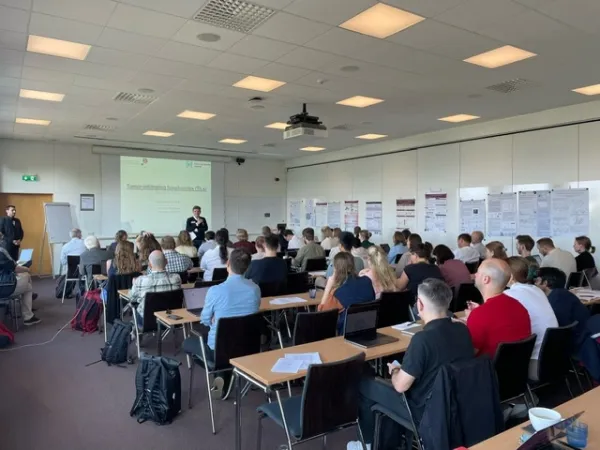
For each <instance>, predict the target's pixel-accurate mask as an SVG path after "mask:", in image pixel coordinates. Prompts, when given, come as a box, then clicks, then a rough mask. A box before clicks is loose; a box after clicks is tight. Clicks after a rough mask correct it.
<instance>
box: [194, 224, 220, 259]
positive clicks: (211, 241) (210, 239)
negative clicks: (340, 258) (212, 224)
mask: <svg viewBox="0 0 600 450" xmlns="http://www.w3.org/2000/svg"><path fill="white" fill-rule="evenodd" d="M204 238H205V239H206V241H205V242H203V243H202V245H200V247H199V248H198V258H200V260H202V256H203V255H204V254H205V253H206V252H207V251H209V250H212V249H213V248H215V247H216V246H217V243H216V242H215V232H214V231H207V232H206V233H205V234H204Z"/></svg>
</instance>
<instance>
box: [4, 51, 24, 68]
mask: <svg viewBox="0 0 600 450" xmlns="http://www.w3.org/2000/svg"><path fill="white" fill-rule="evenodd" d="M24 55H25V53H24V52H19V51H17V50H11V49H8V48H0V64H2V65H20V64H23V57H24Z"/></svg>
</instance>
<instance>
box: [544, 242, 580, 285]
mask: <svg viewBox="0 0 600 450" xmlns="http://www.w3.org/2000/svg"><path fill="white" fill-rule="evenodd" d="M537 248H538V250H539V252H540V255H542V256H543V258H542V264H540V267H556V268H557V269H560V270H562V271H563V272H564V273H565V275H566V276H567V279H568V278H569V275H571V274H572V273H573V272H577V262H576V261H575V257H574V256H573V255H572V254H571V253H569V252H567V251H565V250H561V249H560V248H556V247H554V242H553V241H552V239H550V238H541V239H538V241H537Z"/></svg>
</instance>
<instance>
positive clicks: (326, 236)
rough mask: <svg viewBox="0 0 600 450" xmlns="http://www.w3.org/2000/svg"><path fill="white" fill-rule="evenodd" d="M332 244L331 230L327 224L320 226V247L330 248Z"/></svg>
mask: <svg viewBox="0 0 600 450" xmlns="http://www.w3.org/2000/svg"><path fill="white" fill-rule="evenodd" d="M332 244H333V230H332V229H331V228H329V227H328V226H324V227H323V228H321V247H323V250H331V249H332V248H333V247H334V246H333V245H332Z"/></svg>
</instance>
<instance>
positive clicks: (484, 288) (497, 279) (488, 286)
mask: <svg viewBox="0 0 600 450" xmlns="http://www.w3.org/2000/svg"><path fill="white" fill-rule="evenodd" d="M510 275H511V272H510V267H509V266H508V264H507V263H506V261H504V260H502V259H497V258H492V259H486V260H485V261H483V262H482V263H481V265H480V266H479V269H478V270H477V274H476V275H475V286H477V289H479V290H480V291H481V294H482V296H483V298H484V299H485V300H487V299H488V298H490V297H493V296H495V295H498V294H500V293H501V292H502V291H503V290H504V289H505V288H506V284H507V283H508V280H510Z"/></svg>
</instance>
